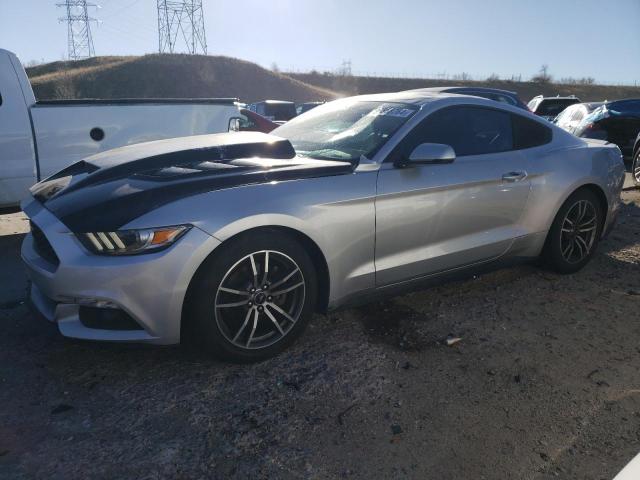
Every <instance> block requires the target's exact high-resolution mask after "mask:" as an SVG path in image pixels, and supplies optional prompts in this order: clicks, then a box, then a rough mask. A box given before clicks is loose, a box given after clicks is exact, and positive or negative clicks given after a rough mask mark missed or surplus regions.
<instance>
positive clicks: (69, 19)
mask: <svg viewBox="0 0 640 480" xmlns="http://www.w3.org/2000/svg"><path fill="white" fill-rule="evenodd" d="M56 6H57V7H63V8H64V9H65V14H66V16H64V17H60V18H59V19H58V20H59V21H60V22H66V24H67V44H68V55H69V58H70V59H71V60H82V59H84V58H89V57H94V56H95V54H96V52H95V50H94V48H93V37H92V36H91V22H95V21H96V19H95V18H91V17H89V12H88V9H89V8H90V7H96V5H95V4H93V3H87V1H86V0H65V2H64V3H57V4H56Z"/></svg>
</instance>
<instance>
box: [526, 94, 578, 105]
mask: <svg viewBox="0 0 640 480" xmlns="http://www.w3.org/2000/svg"><path fill="white" fill-rule="evenodd" d="M533 98H539V99H541V100H576V101H577V103H580V99H579V98H578V97H576V96H575V95H568V96H566V97H543V96H542V95H538V96H537V97H533ZM533 98H532V100H533Z"/></svg>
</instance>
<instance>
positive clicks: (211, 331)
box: [185, 232, 317, 363]
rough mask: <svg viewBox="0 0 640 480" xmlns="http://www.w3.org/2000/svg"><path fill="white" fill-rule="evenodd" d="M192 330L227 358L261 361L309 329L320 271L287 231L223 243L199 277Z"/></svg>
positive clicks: (191, 320)
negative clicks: (285, 232) (317, 270)
mask: <svg viewBox="0 0 640 480" xmlns="http://www.w3.org/2000/svg"><path fill="white" fill-rule="evenodd" d="M194 281H195V282H196V283H195V285H194V291H193V295H192V296H191V298H190V302H191V305H190V307H191V308H190V309H189V310H188V311H189V318H186V319H185V320H186V321H188V322H191V324H192V325H191V327H192V334H193V335H194V336H195V337H196V339H197V340H198V343H200V344H201V345H202V346H204V347H205V348H206V350H208V351H209V352H211V353H212V354H214V355H215V356H217V357H219V358H221V359H222V360H227V361H232V362H240V363H247V362H257V361H261V360H264V359H266V358H269V357H271V356H274V355H276V354H277V353H279V352H280V351H282V350H284V349H285V348H286V347H287V346H288V345H290V344H291V343H292V342H293V341H294V340H295V339H296V338H297V337H298V336H300V335H301V334H302V332H303V331H304V329H305V327H306V325H307V323H308V322H309V319H310V318H311V316H312V314H313V310H314V307H315V302H316V289H317V282H316V273H315V269H314V266H313V263H312V261H311V259H310V258H309V255H308V254H307V252H306V251H305V250H304V248H302V246H301V245H300V244H299V243H298V242H296V241H295V240H294V239H292V238H290V237H289V236H287V235H284V234H280V233H277V232H257V233H255V234H253V235H245V236H243V237H241V238H239V239H237V240H235V241H232V242H231V243H230V244H228V245H223V246H221V247H220V251H218V252H215V253H214V254H213V255H212V257H210V258H209V259H207V261H206V262H205V264H203V266H202V267H201V269H200V272H199V274H198V276H197V278H196V279H195V280H194Z"/></svg>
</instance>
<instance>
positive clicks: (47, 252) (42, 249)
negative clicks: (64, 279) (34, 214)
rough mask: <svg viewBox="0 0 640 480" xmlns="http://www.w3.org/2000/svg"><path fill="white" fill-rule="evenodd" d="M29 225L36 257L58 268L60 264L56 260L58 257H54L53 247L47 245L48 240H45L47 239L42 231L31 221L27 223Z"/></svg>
mask: <svg viewBox="0 0 640 480" xmlns="http://www.w3.org/2000/svg"><path fill="white" fill-rule="evenodd" d="M29 225H30V226H31V235H32V236H33V245H34V247H35V250H36V252H38V255H40V256H41V257H42V258H44V259H45V260H46V261H47V262H49V263H52V264H53V265H55V266H58V265H59V264H60V259H59V258H58V255H56V252H55V251H54V250H53V247H52V246H51V244H50V243H49V240H47V237H45V235H44V233H43V232H42V230H40V228H39V227H38V226H37V225H36V224H35V223H33V222H32V221H29Z"/></svg>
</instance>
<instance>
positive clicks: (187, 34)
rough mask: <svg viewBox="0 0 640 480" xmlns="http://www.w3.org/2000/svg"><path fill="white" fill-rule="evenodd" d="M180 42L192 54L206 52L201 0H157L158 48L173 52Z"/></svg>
mask: <svg viewBox="0 0 640 480" xmlns="http://www.w3.org/2000/svg"><path fill="white" fill-rule="evenodd" d="M181 40H182V41H183V42H181ZM181 43H184V45H185V46H186V48H187V52H188V53H190V54H192V55H193V54H196V53H202V54H205V55H206V54H207V37H206V35H205V30H204V15H203V12H202V0H182V1H180V0H158V50H159V51H160V53H175V52H176V51H178V48H179V44H181Z"/></svg>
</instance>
